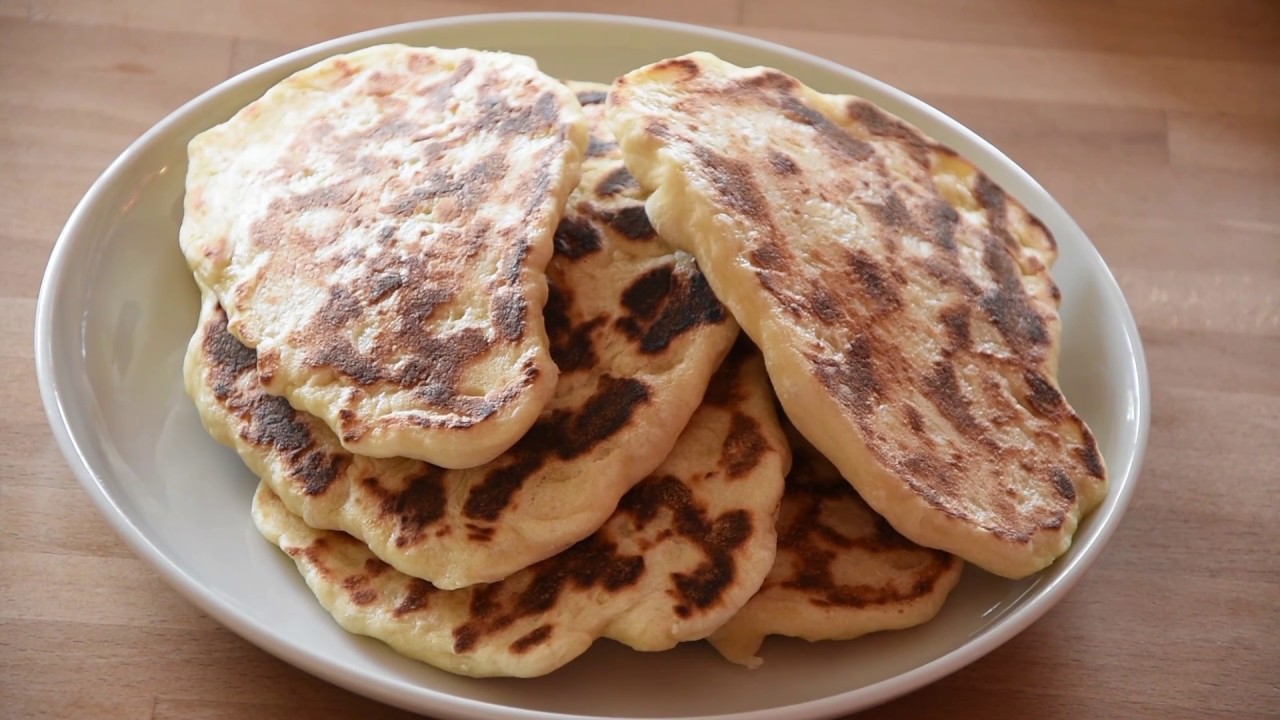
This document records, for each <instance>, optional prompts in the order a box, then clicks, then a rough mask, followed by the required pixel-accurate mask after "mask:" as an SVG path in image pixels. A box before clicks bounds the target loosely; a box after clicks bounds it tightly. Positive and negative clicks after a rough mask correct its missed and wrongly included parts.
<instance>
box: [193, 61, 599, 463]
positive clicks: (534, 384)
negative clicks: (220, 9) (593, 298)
mask: <svg viewBox="0 0 1280 720" xmlns="http://www.w3.org/2000/svg"><path fill="white" fill-rule="evenodd" d="M586 145H587V129H586V125H585V121H584V118H583V115H582V110H581V108H580V107H579V105H578V103H577V101H576V100H575V98H574V96H573V94H572V93H571V92H570V91H569V90H568V89H566V88H565V87H564V85H563V84H561V83H559V82H557V81H556V80H554V79H553V78H550V77H548V76H546V75H544V74H543V73H542V72H540V71H539V70H538V68H537V66H536V65H535V63H534V62H533V60H532V59H530V58H527V57H523V56H518V55H510V54H505V53H494V52H482V51H475V50H465V49H439V48H412V47H407V46H403V45H381V46H377V47H371V48H366V49H363V50H359V51H356V52H353V53H349V54H346V55H339V56H335V57H332V58H329V59H327V60H324V61H322V62H320V63H317V64H316V65H313V66H312V67H309V68H307V69H304V70H302V71H299V72H297V73H295V74H294V75H292V76H290V77H288V78H286V79H285V80H283V81H282V82H280V83H279V84H277V85H276V86H274V87H272V88H271V89H270V90H268V91H267V92H266V93H265V94H264V95H263V96H262V97H261V98H260V99H258V100H256V101H255V102H253V103H251V104H249V105H248V106H246V107H245V108H244V109H243V110H241V111H240V112H238V113H236V115H235V116H234V117H232V118H231V119H230V120H228V121H227V122H225V123H223V124H221V125H218V126H216V127H214V128H212V129H210V130H208V131H206V132H204V133H201V134H200V135H198V136H197V137H196V138H195V139H193V140H192V141H191V143H190V146H189V159H190V164H189V170H188V174H187V192H186V197H185V208H184V211H185V215H184V218H183V223H182V228H181V232H180V244H181V247H182V250H183V252H184V254H185V255H186V257H187V261H188V263H189V264H190V266H191V268H192V269H193V271H194V272H195V276H196V280H197V282H198V283H199V284H200V285H201V286H202V287H203V288H205V289H207V290H209V291H212V292H213V293H214V294H215V295H216V296H217V298H218V300H219V301H220V302H221V303H222V306H223V307H224V308H225V309H226V312H227V314H228V316H229V318H230V322H229V328H230V330H231V333H232V334H233V335H235V336H236V337H237V338H238V339H239V340H240V341H241V342H243V343H244V344H246V345H248V346H249V347H251V348H253V349H255V350H256V351H257V365H258V376H259V378H260V379H261V381H262V383H263V386H264V387H265V388H266V390H267V391H268V392H270V393H272V394H275V395H282V396H284V397H287V398H288V399H289V402H290V403H291V404H292V405H293V406H294V407H297V408H299V409H301V410H305V411H306V412H309V413H311V414H313V415H315V416H316V417H319V418H320V419H321V420H323V421H324V422H325V423H326V424H327V425H328V426H329V427H330V429H332V430H333V432H334V433H335V435H336V436H337V438H338V439H339V440H340V441H341V442H342V444H343V446H344V447H345V448H346V449H348V450H350V451H352V452H358V453H361V454H363V455H368V456H375V457H412V458H415V459H419V460H425V461H429V462H431V463H433V464H436V465H440V466H443V467H452V468H465V467H472V466H476V465H480V464H483V463H485V462H488V461H490V460H492V459H494V458H495V457H497V456H498V455H499V454H501V453H502V452H504V451H505V450H507V449H508V448H509V447H511V445H512V444H514V443H515V442H516V440H518V439H519V438H520V437H521V436H522V435H523V434H524V433H525V432H526V431H527V430H528V429H529V428H530V426H532V424H533V422H534V420H535V419H536V418H537V417H538V414H539V413H540V412H541V410H542V409H543V407H544V406H545V405H546V404H547V402H548V401H549V400H550V398H551V396H552V394H553V392H554V390H555V387H556V366H555V364H554V363H553V362H552V359H551V356H550V353H549V344H548V340H547V336H546V332H545V330H544V327H543V320H542V308H543V304H544V303H545V302H546V299H547V289H546V279H545V276H544V274H543V271H544V268H545V266H546V264H547V262H548V260H550V258H551V254H552V234H553V233H554V231H555V228H556V226H557V224H558V223H559V221H560V217H561V212H562V210H563V207H564V203H565V199H566V198H567V197H568V195H569V193H570V192H571V191H572V190H573V189H574V187H575V186H576V185H577V183H578V176H579V162H580V160H581V158H582V156H583V155H584V153H585V152H586Z"/></svg>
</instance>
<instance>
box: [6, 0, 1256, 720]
mask: <svg viewBox="0 0 1280 720" xmlns="http://www.w3.org/2000/svg"><path fill="white" fill-rule="evenodd" d="M532 9H571V10H594V11H603V12H630V13H646V14H652V15H656V16H662V17H666V18H673V19H679V20H685V21H691V22H697V23H704V24H710V25H716V26H721V27H726V28H731V29H734V30H738V31H741V32H745V33H748V34H752V35H757V36H761V37H764V38H768V39H771V40H776V41H780V42H783V43H787V44H790V45H793V46H795V47H799V48H801V49H804V50H808V51H811V52H814V53H817V54H819V55H823V56H826V57H828V58H831V59H833V60H835V61H838V62H841V63H844V64H847V65H849V66H851V67H855V68H858V69H860V70H862V71H865V72H867V73H870V74H871V75H874V76H876V77H878V78H880V79H882V80H885V81H887V82H889V83H891V84H893V85H896V86H898V87H900V88H902V89H904V90H906V91H907V92H910V93H913V94H915V95H918V96H920V97H922V98H923V99H924V100H926V101H928V102H930V103H932V104H934V105H935V106H937V107H939V108H940V109H942V110H943V111H944V112H946V113H948V114H950V115H952V116H953V117H955V118H957V119H959V120H960V121H961V122H963V123H965V124H967V125H968V126H970V127H971V128H973V129H974V130H976V131H977V132H978V133H979V134H981V135H983V136H985V137H986V138H987V139H989V140H991V141H992V142H994V143H995V144H996V145H997V146H999V147H1000V148H1002V149H1004V150H1005V151H1006V152H1007V153H1008V154H1009V155H1010V156H1012V157H1013V159H1014V160H1015V161H1017V162H1019V163H1021V164H1022V165H1023V166H1024V167H1025V168H1026V169H1027V170H1029V171H1030V172H1031V174H1032V175H1034V176H1035V177H1036V178H1037V179H1039V180H1040V182H1041V183H1043V184H1044V185H1045V186H1046V187H1047V188H1048V190H1049V191H1050V192H1051V193H1053V194H1054V195H1056V196H1057V197H1058V199H1059V200H1060V201H1061V202H1062V203H1063V205H1065V206H1066V207H1067V209H1068V210H1069V211H1070V212H1071V213H1073V214H1074V216H1075V217H1076V218H1077V219H1078V220H1079V221H1080V223H1081V224H1082V225H1083V226H1084V228H1085V230H1086V231H1087V232H1088V233H1089V234H1090V235H1091V236H1092V238H1093V241H1094V242H1095V243H1096V244H1097V246H1098V248H1099V250H1101V252H1102V254H1103V256H1104V257H1105V258H1106V259H1107V261H1108V262H1109V263H1110V265H1111V267H1112V269H1113V270H1114V272H1115V274H1116V276H1117V277H1118V278H1119V281H1120V283H1121V285H1122V286H1123V288H1124V291H1125V293H1126V295H1127V296H1128V299H1129V302H1130V303H1131V305H1132V307H1133V310H1134V312H1135V314H1136V315H1137V318H1138V323H1139V325H1140V327H1141V330H1142V335H1143V339H1144V341H1145V344H1146V348H1147V356H1148V360H1149V363H1150V369H1151V386H1152V390H1153V400H1152V409H1153V416H1152V417H1153V424H1152V431H1151V441H1150V446H1149V449H1148V452H1147V460H1146V465H1145V468H1144V470H1143V473H1142V479H1141V481H1140V483H1139V488H1138V493H1137V497H1136V499H1135V501H1134V503H1133V505H1132V506H1131V509H1130V510H1129V513H1128V516H1127V517H1126V518H1125V520H1124V523H1123V525H1122V526H1121V528H1120V530H1119V532H1118V533H1117V534H1116V536H1115V538H1114V539H1113V541H1112V544H1111V546H1110V547H1109V548H1108V551H1107V552H1106V554H1105V556H1104V557H1103V558H1102V560H1101V561H1100V562H1099V563H1098V564H1097V565H1096V566H1095V567H1094V568H1093V569H1092V570H1091V571H1090V573H1089V574H1088V576H1087V577H1086V578H1085V579H1084V580H1083V582H1081V583H1080V584H1079V585H1078V586H1077V587H1076V589H1075V590H1074V591H1073V592H1072V593H1071V595H1070V596H1069V597H1068V598H1067V599H1066V600H1065V601H1064V602H1063V603H1062V604H1061V605H1059V606H1058V607H1057V608H1055V609H1054V610H1053V611H1051V612H1050V613H1049V614H1048V615H1047V616H1046V617H1045V618H1044V619H1043V620H1041V621H1040V622H1039V623H1037V624H1036V625H1035V626H1033V627H1032V628H1031V629H1029V630H1027V631H1026V632H1024V633H1023V634H1022V635H1021V636H1019V637H1018V638H1016V639H1015V640H1013V641H1011V642H1010V643H1008V644H1007V645H1005V646H1004V647H1002V648H1000V649H999V650H997V651H996V652H994V653H992V654H991V655H989V656H988V657H986V658H985V659H983V660H981V661H979V662H977V663H975V664H974V665H972V666H970V667H969V668H967V669H965V670H963V671H961V672H958V673H956V674H955V675H953V676H951V677H949V678H947V679H945V680H942V681H940V682H938V683H937V684H935V685H933V686H931V687H928V688H926V689H924V690H921V691H919V692H917V693H915V694H913V695H911V696H908V697H906V698H904V699H902V700H900V701H898V702H895V703H892V704H890V705H888V706H884V707H882V708H879V709H877V710H875V711H872V712H870V713H868V714H867V716H868V717H885V718H888V717H902V716H905V717H918V716H924V715H929V714H937V715H944V714H945V715H946V716H947V717H951V718H988V717H1037V718H1042V719H1044V718H1074V717H1087V718H1093V717H1106V718H1112V717H1115V718H1119V717H1124V718H1137V717H1144V718H1162V719H1163V718H1207V717H1223V718H1227V717H1230V718H1247V717H1275V716H1277V715H1280V552H1277V551H1280V533H1278V532H1277V526H1278V525H1280V3H1277V2H1275V1H1274V0H1256V1H1254V0H1230V1H1228V2H1209V1H1208V0H1206V1H1205V2H1200V3H1195V2H1188V1H1178V2H1173V1H1165V0H1130V1H1128V2H1108V1H1106V0H1077V1H1075V2H1047V1H1046V2H1036V1H1030V0H1023V1H1019V0H976V1H972V2H964V3H958V2H951V1H950V0H903V1H901V2H870V1H857V2H852V1H851V2H843V1H841V0H786V1H785V2H774V1H773V0H710V1H708V2H695V1H693V0H650V2H648V3H646V4H645V7H644V8H643V9H641V8H640V7H639V4H636V3H628V2H623V1H622V0H594V1H593V2H574V1H572V0H570V1H568V2H542V3H537V2H522V1H518V0H494V1H491V2H475V3H468V2H461V1H458V0H385V1H383V2H370V3H355V2H346V1H345V0H262V1H261V2H249V0H244V1H243V2H212V1H210V0H171V1H169V2H153V1H152V0H0V218H3V221H2V222H0V437H3V438H4V442H3V444H2V445H0V448H2V449H0V716H3V717H5V718H28V717H58V718H112V719H114V718H156V719H157V720H160V719H162V718H183V719H184V720H190V719H191V718H293V717H296V718H308V719H309V720H314V719H317V718H346V717H400V716H402V714H401V713H399V712H398V711H394V710H391V709H389V708H385V707H383V706H379V705H377V704H375V703H373V702H371V701H368V700H365V699H362V698H360V697H358V696H356V695H353V694H350V693H348V692H345V691H343V690H339V689H337V688H335V687H333V686H330V685H328V684H326V683H324V682H321V681H319V680H316V679H314V678H312V677H310V676H308V675H306V674H304V673H302V672H300V671H298V670H295V669H293V668H292V667H290V666H288V665H286V664H284V663H282V662H280V661H278V660H276V659H274V658H272V657H271V656H268V655H267V654H265V653H263V652H261V651H259V650H257V649H256V648H254V647H253V646H251V645H250V644H249V643H247V642H245V641H243V640H241V639H239V638H238V637H236V636H235V635H233V634H231V633H230V632H229V631H227V630H225V629H223V628H222V627H221V626H220V625H218V624H217V623H215V622H214V621H212V620H210V619H209V618H208V617H206V616H205V615H203V614H202V613H200V612H199V611H197V610H195V609H194V608H193V607H192V606H191V605H190V604H189V603H187V602H186V601H185V600H183V599H181V598H180V597H179V596H178V595H177V594H176V593H174V592H173V591H172V590H170V589H169V587H168V586H167V585H165V584H164V583H163V582H162V581H161V580H160V578H159V577H158V576H157V575H156V574H155V573H154V572H152V571H151V569H150V568H149V567H148V566H146V565H144V564H143V563H142V562H141V561H139V560H137V559H136V558H135V557H134V556H133V555H132V554H131V553H130V552H129V551H128V550H127V549H126V547H125V546H124V545H123V544H122V543H121V541H120V540H118V539H117V538H116V536H115V535H114V533H113V532H112V531H111V530H110V529H109V528H108V526H107V525H106V523H105V522H104V521H103V520H102V519H101V518H100V517H99V516H98V514H97V513H96V511H95V510H94V509H93V508H92V507H91V506H90V503H89V501H88V499H87V496H86V495H85V494H84V492H83V491H81V489H80V488H79V487H78V486H77V484H76V483H75V481H74V480H73V479H72V476H71V473H70V472H69V471H68V469H67V467H66V465H65V464H64V462H63V460H62V458H61V456H60V455H59V454H58V451H57V450H56V448H55V447H54V443H53V440H52V438H51V436H50V433H49V430H48V428H47V426H46V424H45V419H44V414H43V411H42V409H41V406H40V401H39V398H38V395H37V391H36V387H35V373H34V370H33V361H32V323H33V317H34V312H35V297H36V293H37V289H38V286H39V283H40V278H41V274H42V273H43V271H44V265H45V260H46V258H47V256H48V254H49V250H50V248H51V247H52V245H53V241H54V238H55V237H56V236H57V234H58V231H59V228H60V227H61V226H62V224H63V222H64V221H65V219H66V218H67V215H68V214H69V213H70V211H71V209H72V207H73V206H74V204H75V203H76V201H77V200H78V199H79V198H80V196H81V194H82V193H83V192H84V191H85V189H86V188H87V187H88V186H89V184H90V183H91V182H92V181H93V179H94V178H95V177H96V176H97V175H98V174H99V173H100V172H101V171H102V170H103V169H104V168H105V167H106V165H107V164H108V162H109V161H110V160H111V159H112V158H113V157H115V156H116V154H117V153H119V152H120V151H122V150H123V149H124V148H125V147H126V146H127V145H128V144H129V143H130V142H131V141H133V140H134V139H135V138H136V137H137V136H138V135H139V134H141V133H142V132H143V131H144V130H146V129H147V128H148V127H149V126H150V125H151V124H152V123H154V122H156V121H158V120H159V119H160V118H161V117H163V116H164V115H165V114H167V113H169V112H170V111H171V110H173V109H175V108H177V107H178V106H179V105H181V104H182V103H183V102H185V101H186V100H188V99H190V98H191V97H193V96H194V95H195V94H197V93H198V92H200V91H202V90H204V89H206V88H208V87H210V86H212V85H214V84H216V83H217V82H219V81H220V80H222V79H224V78H226V77H227V76H229V75H231V74H233V73H236V72H238V71H240V70H242V69H244V68H247V67H250V66H252V65H254V64H256V63H258V62H260V61H262V60H265V59H268V58H270V57H273V56H275V55H278V54H280V53H282V52H284V51H287V50H291V49H293V48H297V47H300V46H303V45H307V44H310V43H313V42H316V41H319V40H323V39H326V38H329V37H333V36H337V35H343V34H347V33H350V32H353V31H356V30H362V29H366V28H371V27H376V26H380V25H386V24H392V23H398V22H403V21H408V20H415V19H422V18H428V17H434V16H441V15H449V14H460V13H468V12H480V11H497V10H532Z"/></svg>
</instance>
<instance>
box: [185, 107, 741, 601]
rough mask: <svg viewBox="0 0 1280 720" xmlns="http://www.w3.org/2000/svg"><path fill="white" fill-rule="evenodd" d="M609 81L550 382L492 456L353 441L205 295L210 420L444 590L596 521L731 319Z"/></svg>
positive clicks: (566, 275)
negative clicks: (529, 420)
mask: <svg viewBox="0 0 1280 720" xmlns="http://www.w3.org/2000/svg"><path fill="white" fill-rule="evenodd" d="M604 89H605V88H604V87H603V86H598V87H596V88H592V89H583V90H582V92H583V94H584V97H585V98H586V99H587V100H588V101H589V102H588V103H587V105H588V111H589V113H591V115H592V117H593V118H594V120H593V122H595V124H596V125H595V128H594V130H593V140H592V143H591V146H592V148H593V150H592V155H591V157H589V158H587V160H586V161H585V162H584V168H583V173H582V176H583V184H582V187H581V188H579V190H578V191H577V192H575V194H574V196H573V198H572V199H571V200H570V203H569V209H568V211H567V213H566V216H565V219H564V220H563V222H562V223H561V225H560V228H559V229H558V230H557V233H556V239H555V242H556V254H555V257H554V258H553V259H552V261H551V263H550V264H549V266H548V269H547V273H548V277H549V279H550V283H549V284H550V288H551V289H550V299H549V301H548V303H547V306H546V324H547V328H548V331H549V333H550V339H551V346H552V354H553V356H554V358H555V361H556V363H557V364H558V365H559V367H560V379H559V383H558V385H557V388H556V394H555V397H554V398H553V399H552V401H551V402H550V404H549V405H548V406H547V407H546V409H545V410H544V411H543V413H542V415H541V416H540V417H539V419H538V421H537V423H535V424H534V426H533V428H532V429H530V431H529V432H528V433H527V434H526V435H525V436H524V437H523V438H522V439H521V440H520V441H519V442H518V443H517V444H516V445H515V446H514V447H513V448H512V449H511V450H510V451H508V452H507V453H505V454H504V455H502V456H501V457H499V458H498V459H497V460H494V461H493V462H491V463H488V464H487V465H484V466H481V467H478V468H471V469H467V470H449V471H446V470H443V469H441V468H439V467H435V466H432V465H429V464H426V463H423V462H420V461H416V460H406V459H401V458H384V459H375V458H368V457H364V456H360V455H353V454H352V453H349V452H347V451H346V450H345V449H343V448H342V446H341V445H340V444H339V443H338V441H337V438H335V437H334V436H333V434H332V433H331V432H329V430H328V428H327V427H325V426H324V424H323V423H321V422H320V421H318V420H317V419H316V418H314V417H312V416H310V415H308V414H307V413H304V412H300V411H295V410H294V409H293V408H291V407H290V406H289V404H288V403H287V402H285V401H284V400H283V399H281V398H278V397H275V396H273V395H271V394H269V393H267V392H266V391H265V390H264V389H263V387H262V384H261V383H260V382H259V370H258V368H259V367H260V364H257V363H255V361H254V356H253V352H252V351H251V350H249V349H248V348H246V347H245V346H243V345H242V344H240V343H239V342H238V341H237V340H236V339H235V338H234V337H232V336H231V335H230V334H228V333H227V331H226V321H225V316H224V315H223V313H222V312H221V310H220V309H219V307H218V304H217V302H216V301H215V300H214V299H213V298H212V296H209V297H206V298H205V303H204V308H203V313H202V317H201V321H200V327H199V331H198V332H197V334H196V336H195V337H194V338H193V340H192V343H191V346H190V348H189V351H188V355H187V366H186V378H187V387H188V392H189V393H190V394H191V396H192V397H193V398H194V399H195V402H196V405H197V407H198V409H199V410H200V413H201V417H202V419H203V421H204V423H205V426H206V427H207V428H208V429H209V431H210V433H211V434H212V435H213V436H214V437H215V438H217V439H218V440H219V441H220V442H223V443H225V444H227V445H230V446H232V447H234V448H235V449H236V450H237V451H238V452H239V453H240V456H241V457H242V458H243V459H244V460H245V462H246V463H247V464H248V466H249V467H250V468H251V469H252V470H253V471H254V473H256V474H257V475H258V476H259V477H260V478H262V479H263V480H265V481H266V483H267V485H268V486H269V487H270V488H271V489H272V491H274V492H275V493H276V494H278V495H279V496H280V497H281V499H282V500H283V502H284V503H285V505H286V506H287V507H288V508H289V510H290V511H291V512H293V513H295V514H297V515H300V516H301V517H302V518H303V519H304V520H305V521H306V523H307V524H309V525H311V526H312V527H315V528H320V529H328V530H343V531H345V532H348V533H350V534H352V535H354V536H355V537H357V538H359V539H361V540H363V541H364V542H365V543H367V544H368V545H369V546H370V548H371V549H372V550H373V552H374V553H375V554H376V555H377V556H378V557H380V558H382V559H383V560H384V561H386V562H388V563H390V564H391V565H392V566H393V567H395V568H396V569H398V570H400V571H402V572H405V573H408V574H410V575H414V576H416V577H421V578H425V579H427V580H429V581H431V582H432V583H434V584H435V585H436V586H438V587H441V588H446V589H453V588H458V587H462V586H466V585H471V584H473V583H482V582H492V581H495V580H500V579H502V578H504V577H506V576H508V575H510V574H511V573H513V572H515V571H516V570H518V569H520V568H523V567H526V566H528V565H530V564H532V563H534V562H537V561H538V560H542V559H544V558H547V557H550V556H552V555H554V554H556V553H558V552H560V551H561V550H564V549H565V548H567V547H569V546H570V545H572V544H573V543H575V542H577V541H578V540H581V539H582V538H584V537H586V536H588V535H590V534H591V533H592V532H594V531H595V530H596V529H598V528H599V527H600V526H601V524H602V523H604V521H605V520H606V519H607V518H608V517H609V515H610V513H612V512H613V510H614V507H615V506H616V505H617V502H618V499H619V498H621V497H622V495H623V494H624V493H626V491H627V490H628V489H629V488H631V487H632V486H633V485H635V484H636V483H637V482H639V481H640V480H641V479H643V478H644V477H645V476H646V475H648V474H649V473H650V472H652V471H653V469H654V468H655V467H657V465H658V463H660V462H662V459H663V458H664V457H666V456H667V454H668V453H669V452H670V451H671V448H672V446H673V445H674V444H675V442H676V438H677V437H679V435H680V431H681V429H683V428H684V426H685V424H686V423H687V422H688V420H689V417H690V416H691V415H692V414H693V412H694V410H695V409H697V407H698V403H699V402H701V399H702V395H703V393H704V392H705V391H706V388H707V383H708V382H709V380H710V378H711V376H712V373H713V372H714V371H715V369H716V367H717V366H718V365H719V364H720V363H721V361H722V360H723V358H724V357H725V355H726V354H727V353H728V352H729V348H730V347H731V346H732V344H733V341H734V339H735V338H736V337H737V335H738V328H737V325H736V324H735V323H734V322H733V320H732V318H731V317H729V315H728V313H727V312H725V311H724V309H723V307H722V306H721V305H720V303H719V301H717V300H716V299H715V297H714V296H713V295H712V294H711V291H710V288H709V287H708V286H707V284H706V281H705V279H704V278H703V277H702V274H701V273H700V272H699V271H698V269H697V266H696V265H695V264H694V262H693V259H692V258H691V257H689V256H688V255H685V254H683V253H675V252H673V251H672V250H671V249H670V247H669V246H667V245H665V244H664V243H663V242H662V241H661V240H660V239H658V238H657V236H656V235H654V233H653V230H652V228H651V227H650V226H649V224H648V222H647V221H646V220H645V219H644V218H645V216H644V209H643V205H642V203H641V201H640V200H639V199H638V197H640V196H639V190H638V188H637V187H636V186H635V183H634V182H633V181H628V180H627V179H626V178H629V176H626V175H625V171H624V170H622V165H621V160H620V157H619V154H618V150H617V147H616V146H615V145H614V144H613V143H612V138H611V137H610V136H608V135H603V134H601V133H602V132H603V118H602V109H603V108H602V107H601V106H600V102H601V101H602V100H603V97H604V95H603V92H604ZM590 93H594V95H591V94H590ZM593 98H594V100H593ZM592 108H594V109H592Z"/></svg>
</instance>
